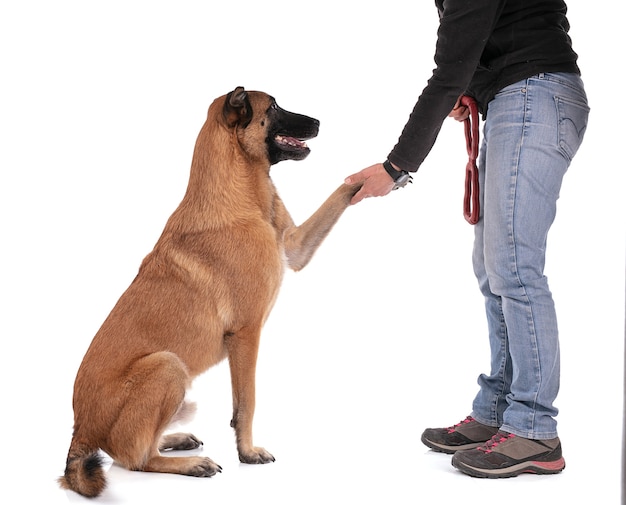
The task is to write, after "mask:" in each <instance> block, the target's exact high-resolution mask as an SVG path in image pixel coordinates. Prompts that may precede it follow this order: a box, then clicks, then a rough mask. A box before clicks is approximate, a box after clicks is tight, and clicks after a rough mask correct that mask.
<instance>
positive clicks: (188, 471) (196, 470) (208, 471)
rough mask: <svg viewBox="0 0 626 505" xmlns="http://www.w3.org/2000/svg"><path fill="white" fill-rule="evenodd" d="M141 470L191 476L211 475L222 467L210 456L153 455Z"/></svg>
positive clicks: (219, 471) (218, 471)
mask: <svg viewBox="0 0 626 505" xmlns="http://www.w3.org/2000/svg"><path fill="white" fill-rule="evenodd" d="M143 470H144V471H145V472H160V473H178V474H180V475H190V476H191V477H212V476H213V475H215V474H216V473H221V471H222V467H221V466H220V465H218V464H217V463H215V461H213V460H212V459H210V458H201V457H199V456H192V457H188V458H187V457H186V458H171V457H166V456H155V457H154V458H150V460H148V463H147V464H146V466H145V467H144V468H143Z"/></svg>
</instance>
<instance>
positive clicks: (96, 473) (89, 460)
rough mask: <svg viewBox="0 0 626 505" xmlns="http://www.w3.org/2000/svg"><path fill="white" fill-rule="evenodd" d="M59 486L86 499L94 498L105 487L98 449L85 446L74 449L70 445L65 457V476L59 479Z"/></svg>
mask: <svg viewBox="0 0 626 505" xmlns="http://www.w3.org/2000/svg"><path fill="white" fill-rule="evenodd" d="M58 482H59V484H60V485H61V487H62V488H64V489H70V490H72V491H75V492H77V493H79V494H81V495H83V496H86V497H87V498H95V497H96V496H98V495H99V494H100V493H102V491H103V490H104V488H105V487H106V478H105V476H104V470H103V468H102V457H101V456H100V453H99V452H98V449H91V448H88V447H86V446H82V447H75V446H74V444H73V443H72V447H71V448H70V452H69V454H68V456H67V464H66V466H65V474H64V475H63V476H62V477H59V481H58Z"/></svg>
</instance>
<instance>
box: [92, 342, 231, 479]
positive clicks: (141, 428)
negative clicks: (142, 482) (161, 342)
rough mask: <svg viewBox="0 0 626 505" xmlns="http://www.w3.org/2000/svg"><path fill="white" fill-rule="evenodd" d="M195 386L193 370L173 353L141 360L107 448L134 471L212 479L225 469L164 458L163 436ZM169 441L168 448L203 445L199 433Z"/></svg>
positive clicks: (129, 375)
mask: <svg viewBox="0 0 626 505" xmlns="http://www.w3.org/2000/svg"><path fill="white" fill-rule="evenodd" d="M189 382H190V380H189V375H188V373H187V368H186V367H185V365H184V363H183V362H182V361H181V360H180V358H178V356H176V355H175V354H173V353H171V352H165V351H164V352H157V353H153V354H150V355H148V356H145V357H143V358H141V359H139V360H138V361H136V362H135V363H134V364H133V366H132V367H131V369H130V370H129V371H128V373H127V375H126V380H125V382H124V387H125V388H126V392H125V393H126V394H125V401H124V405H123V407H122V408H121V410H120V413H119V416H118V417H117V419H116V421H115V423H114V424H113V426H112V428H111V431H110V433H109V436H108V437H107V441H106V445H105V446H103V449H104V450H105V451H106V452H107V453H108V454H109V455H110V456H111V457H112V458H113V459H115V460H116V461H117V462H118V463H120V464H121V465H123V466H124V467H126V468H128V469H130V470H140V471H145V472H164V473H178V474H183V475H192V476H196V477H210V476H211V475H214V474H215V473H216V472H219V471H221V468H220V466H219V465H217V464H216V463H214V462H213V461H212V460H211V459H209V458H204V457H184V458H178V457H164V456H161V454H160V453H159V441H160V440H161V435H162V434H163V431H164V430H165V428H166V427H167V426H168V425H169V424H170V423H171V422H172V420H173V419H174V418H175V416H176V414H177V413H178V412H180V410H181V408H183V405H184V399H185V392H186V389H187V387H188V386H189ZM163 441H164V442H165V447H164V448H165V449H167V448H177V449H179V448H182V446H184V445H189V444H192V445H194V444H195V447H198V446H199V440H198V439H196V438H195V437H194V436H193V435H183V436H181V435H180V434H178V435H174V436H169V437H165V438H164V439H163ZM161 447H163V443H162V444H161ZM186 448H191V447H186Z"/></svg>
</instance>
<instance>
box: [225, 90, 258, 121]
mask: <svg viewBox="0 0 626 505" xmlns="http://www.w3.org/2000/svg"><path fill="white" fill-rule="evenodd" d="M223 114H224V121H226V124H227V125H228V126H229V127H231V128H232V127H233V126H235V125H236V124H239V125H240V126H242V127H243V128H245V127H246V126H248V124H250V121H251V120H252V106H251V105H250V99H249V98H248V93H247V92H246V90H245V89H243V87H241V86H237V87H236V88H235V89H234V90H233V91H231V92H230V93H228V95H226V101H225V102H224V109H223Z"/></svg>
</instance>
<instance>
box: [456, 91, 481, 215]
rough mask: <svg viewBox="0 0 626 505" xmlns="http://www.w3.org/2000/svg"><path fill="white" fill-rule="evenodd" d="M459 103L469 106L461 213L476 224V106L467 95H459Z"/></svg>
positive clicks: (466, 124)
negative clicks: (466, 160)
mask: <svg viewBox="0 0 626 505" xmlns="http://www.w3.org/2000/svg"><path fill="white" fill-rule="evenodd" d="M461 105H464V106H465V107H467V108H469V111H470V115H469V116H468V117H467V119H466V120H465V121H464V126H465V143H466V145H467V154H468V155H469V160H468V162H467V165H466V167H465V196H464V197H463V215H464V217H465V220H466V221H467V222H468V223H469V224H476V223H477V222H478V219H479V218H480V202H479V198H478V194H479V191H478V189H479V188H478V167H477V166H476V160H477V159H478V143H479V142H478V141H479V135H478V106H477V105H476V101H475V100H474V99H473V98H472V97H469V96H465V95H464V96H462V97H461Z"/></svg>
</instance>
